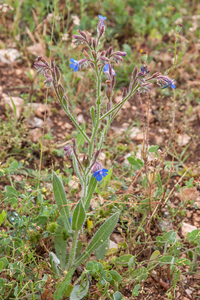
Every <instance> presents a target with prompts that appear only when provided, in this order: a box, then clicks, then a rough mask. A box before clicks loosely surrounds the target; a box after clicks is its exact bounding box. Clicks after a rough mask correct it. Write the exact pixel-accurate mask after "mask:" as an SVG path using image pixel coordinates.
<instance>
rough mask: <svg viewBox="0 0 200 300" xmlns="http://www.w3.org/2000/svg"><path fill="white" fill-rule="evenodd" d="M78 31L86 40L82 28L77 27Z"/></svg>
mask: <svg viewBox="0 0 200 300" xmlns="http://www.w3.org/2000/svg"><path fill="white" fill-rule="evenodd" d="M78 33H80V34H81V35H82V36H83V37H84V38H85V39H86V40H87V35H86V34H85V32H83V31H82V30H80V29H78Z"/></svg>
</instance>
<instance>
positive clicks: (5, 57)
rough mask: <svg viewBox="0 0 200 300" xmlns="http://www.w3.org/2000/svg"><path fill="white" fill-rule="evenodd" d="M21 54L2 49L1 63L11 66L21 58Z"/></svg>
mask: <svg viewBox="0 0 200 300" xmlns="http://www.w3.org/2000/svg"><path fill="white" fill-rule="evenodd" d="M20 56H21V54H20V52H19V51H18V50H17V49H12V48H8V49H0V61H1V62H2V63H4V64H8V65H10V64H11V63H13V62H14V61H16V60H17V59H18V58H20Z"/></svg>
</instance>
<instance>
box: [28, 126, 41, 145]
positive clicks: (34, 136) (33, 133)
mask: <svg viewBox="0 0 200 300" xmlns="http://www.w3.org/2000/svg"><path fill="white" fill-rule="evenodd" d="M29 136H30V139H31V142H33V143H35V144H37V143H39V141H40V129H39V128H35V129H31V130H30V131H29Z"/></svg>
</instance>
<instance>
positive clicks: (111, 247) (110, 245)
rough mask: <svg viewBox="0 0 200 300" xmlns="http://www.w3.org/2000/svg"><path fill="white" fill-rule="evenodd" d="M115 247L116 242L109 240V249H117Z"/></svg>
mask: <svg viewBox="0 0 200 300" xmlns="http://www.w3.org/2000/svg"><path fill="white" fill-rule="evenodd" d="M117 248H118V246H117V244H116V243H115V242H113V241H111V240H110V244H109V249H117Z"/></svg>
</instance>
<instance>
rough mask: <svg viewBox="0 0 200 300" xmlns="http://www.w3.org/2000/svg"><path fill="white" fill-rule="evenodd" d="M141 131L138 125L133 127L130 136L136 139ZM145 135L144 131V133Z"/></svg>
mask: <svg viewBox="0 0 200 300" xmlns="http://www.w3.org/2000/svg"><path fill="white" fill-rule="evenodd" d="M140 133H141V130H140V129H139V128H137V127H132V128H131V130H130V138H131V139H135V138H136V136H137V135H138V134H140ZM142 135H143V133H142Z"/></svg>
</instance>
